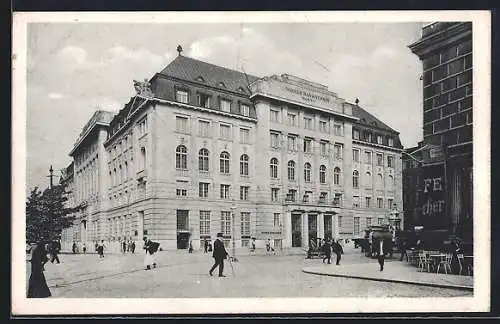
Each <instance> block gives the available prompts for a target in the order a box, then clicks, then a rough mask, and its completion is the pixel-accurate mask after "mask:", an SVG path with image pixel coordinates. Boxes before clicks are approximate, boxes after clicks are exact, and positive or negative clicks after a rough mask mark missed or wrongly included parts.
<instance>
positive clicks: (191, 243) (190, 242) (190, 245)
mask: <svg viewBox="0 0 500 324" xmlns="http://www.w3.org/2000/svg"><path fill="white" fill-rule="evenodd" d="M188 252H189V253H193V240H191V241H189V249H188Z"/></svg>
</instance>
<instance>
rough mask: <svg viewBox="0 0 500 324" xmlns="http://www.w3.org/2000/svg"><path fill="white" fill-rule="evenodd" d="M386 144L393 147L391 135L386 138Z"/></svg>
mask: <svg viewBox="0 0 500 324" xmlns="http://www.w3.org/2000/svg"><path fill="white" fill-rule="evenodd" d="M387 145H389V146H391V147H393V146H394V139H393V138H392V137H389V138H388V139H387Z"/></svg>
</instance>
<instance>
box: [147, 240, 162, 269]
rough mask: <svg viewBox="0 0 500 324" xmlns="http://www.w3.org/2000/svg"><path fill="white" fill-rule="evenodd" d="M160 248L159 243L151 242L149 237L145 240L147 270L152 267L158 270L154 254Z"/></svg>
mask: <svg viewBox="0 0 500 324" xmlns="http://www.w3.org/2000/svg"><path fill="white" fill-rule="evenodd" d="M158 246H159V244H158V243H156V242H153V241H151V240H150V239H148V238H147V237H145V238H144V246H143V249H144V250H145V251H146V254H145V255H144V266H145V267H146V268H145V270H150V269H151V266H153V268H156V258H155V257H154V254H155V252H156V251H157V250H158Z"/></svg>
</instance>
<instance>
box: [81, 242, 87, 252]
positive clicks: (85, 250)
mask: <svg viewBox="0 0 500 324" xmlns="http://www.w3.org/2000/svg"><path fill="white" fill-rule="evenodd" d="M82 251H83V254H86V253H87V246H85V243H83V247H82Z"/></svg>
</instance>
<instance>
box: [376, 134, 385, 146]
mask: <svg viewBox="0 0 500 324" xmlns="http://www.w3.org/2000/svg"><path fill="white" fill-rule="evenodd" d="M383 142H384V141H383V138H382V135H377V144H381V145H382V144H383Z"/></svg>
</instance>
